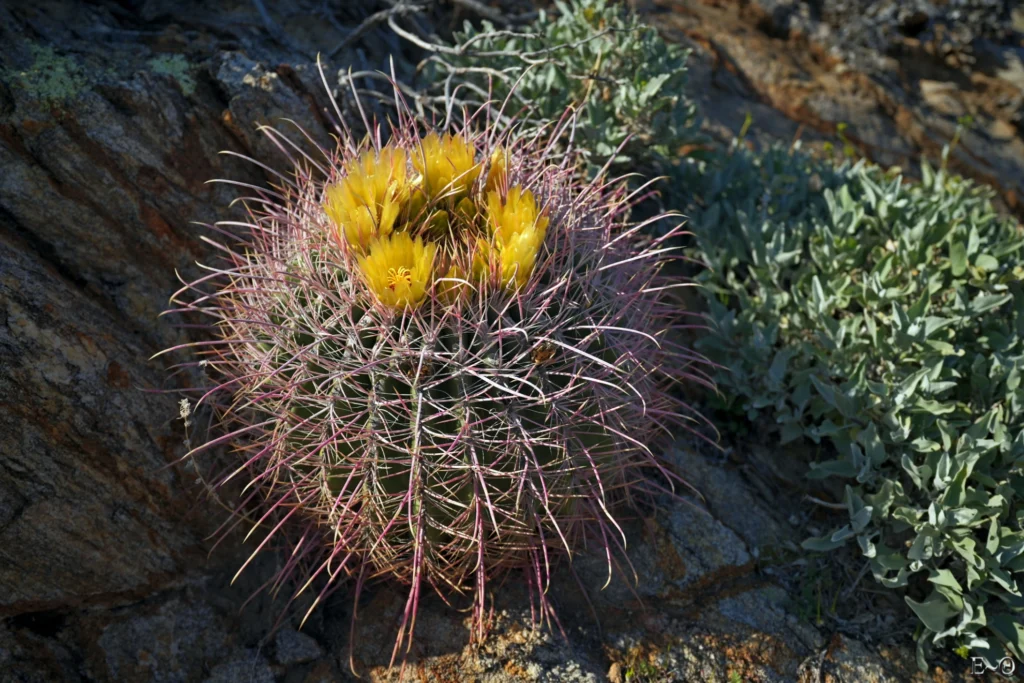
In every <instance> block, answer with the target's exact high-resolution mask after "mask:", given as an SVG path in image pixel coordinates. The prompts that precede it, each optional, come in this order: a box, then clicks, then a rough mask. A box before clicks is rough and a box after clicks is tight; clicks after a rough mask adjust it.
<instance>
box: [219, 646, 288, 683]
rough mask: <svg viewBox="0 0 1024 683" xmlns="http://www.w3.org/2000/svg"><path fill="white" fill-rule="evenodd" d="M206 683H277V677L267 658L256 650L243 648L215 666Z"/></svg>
mask: <svg viewBox="0 0 1024 683" xmlns="http://www.w3.org/2000/svg"><path fill="white" fill-rule="evenodd" d="M206 683H275V678H274V672H273V671H271V669H270V665H269V664H268V663H267V660H266V659H264V658H263V657H262V656H261V655H260V654H259V653H257V652H256V651H255V650H251V649H242V650H239V651H238V652H237V653H236V654H235V655H234V656H233V657H231V658H230V659H228V660H227V661H225V662H222V663H220V664H218V665H217V666H215V667H213V670H212V671H210V677H209V678H207V679H206Z"/></svg>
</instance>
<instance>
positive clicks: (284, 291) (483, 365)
mask: <svg viewBox="0 0 1024 683" xmlns="http://www.w3.org/2000/svg"><path fill="white" fill-rule="evenodd" d="M340 133H341V136H340V139H341V143H340V144H339V147H338V149H336V150H333V151H331V150H325V149H320V150H319V153H320V156H319V157H313V156H307V155H305V154H302V153H300V152H297V150H298V149H299V147H298V146H297V145H294V144H291V143H290V142H289V141H288V140H287V138H285V136H283V135H282V134H280V133H278V132H277V131H275V130H272V129H268V130H267V134H268V135H269V136H270V138H271V139H272V140H273V141H275V142H276V143H277V144H278V146H279V147H280V148H281V149H282V150H283V151H285V152H286V153H287V154H288V155H289V158H290V160H291V162H292V164H293V169H292V171H291V173H290V174H289V175H281V176H279V178H280V179H281V180H282V181H283V182H281V183H280V184H279V185H278V186H276V187H274V188H273V189H258V188H251V189H253V190H254V192H255V195H254V196H252V197H248V198H246V199H245V204H246V206H247V208H248V216H249V220H248V221H246V222H239V223H230V224H220V225H218V226H215V227H216V229H217V230H218V231H219V233H220V234H222V235H223V236H224V237H225V239H224V240H223V241H222V243H221V244H220V246H221V248H222V249H221V251H222V253H223V254H224V257H225V262H224V263H222V264H221V265H219V266H217V267H214V268H209V274H208V275H207V276H206V277H204V278H203V279H201V280H199V281H197V282H193V283H189V284H187V285H186V286H185V287H184V288H183V289H182V290H181V291H180V292H179V293H178V294H177V295H176V296H175V301H176V302H178V303H179V304H181V306H180V308H179V309H178V310H180V311H183V312H188V313H201V314H203V315H205V316H207V317H208V318H209V319H211V320H212V321H213V322H212V324H211V326H210V329H211V331H212V333H213V339H211V340H204V341H202V342H199V343H198V344H196V345H195V347H194V348H195V351H196V355H197V362H202V363H203V364H204V366H205V367H206V368H207V372H208V374H209V375H211V376H212V377H213V378H215V382H214V384H215V385H214V386H212V387H207V388H206V391H205V393H204V395H203V398H202V402H204V403H207V404H209V405H210V406H212V408H213V411H214V414H215V415H216V418H217V423H218V424H219V427H220V428H221V430H222V432H223V435H222V436H218V437H217V438H215V439H213V440H212V441H210V442H208V443H207V444H205V445H203V446H200V447H198V448H196V449H194V451H193V453H195V452H198V451H200V450H202V449H204V448H208V447H209V446H211V445H215V444H220V443H231V444H232V445H233V446H234V448H235V450H236V452H237V455H238V457H239V467H238V468H237V469H236V470H233V471H232V472H231V473H230V474H229V475H228V476H227V477H224V478H223V481H226V480H227V479H230V478H232V477H246V478H247V479H246V480H245V481H246V484H247V486H246V488H245V496H246V497H245V499H244V500H243V501H242V503H241V508H243V509H245V510H246V511H247V513H246V514H247V518H248V519H249V520H253V521H256V523H257V525H258V526H259V528H260V529H262V530H263V533H264V535H265V540H264V541H263V542H262V543H261V544H260V546H259V548H258V549H257V552H259V551H260V550H261V549H263V548H264V547H266V546H267V544H268V543H269V542H271V541H272V540H274V539H278V540H280V541H286V542H287V544H288V547H289V552H290V554H289V555H288V559H287V562H286V564H285V566H284V568H283V569H282V572H281V575H280V576H279V577H277V579H276V583H275V586H274V587H275V588H278V587H280V586H281V585H284V583H285V581H286V580H287V581H294V580H296V579H297V582H296V583H295V585H296V593H297V594H298V593H303V592H305V591H307V590H312V591H316V596H317V597H316V599H315V600H314V601H313V604H314V606H315V605H316V604H317V603H318V602H321V601H322V598H323V596H324V595H325V594H326V593H327V592H328V591H330V590H331V589H333V588H334V587H336V586H337V585H338V583H339V580H340V579H342V578H346V577H353V578H355V580H356V583H357V586H358V587H362V586H363V585H364V584H365V582H366V581H367V580H370V579H372V578H375V577H391V578H394V579H397V580H399V581H400V582H402V583H403V584H406V585H408V586H409V593H408V603H407V609H406V611H405V618H404V619H403V621H402V625H401V629H400V633H399V636H398V642H397V643H396V653H397V652H399V650H400V647H401V646H402V644H403V643H407V642H408V640H409V638H411V635H412V631H413V627H414V623H415V614H416V610H417V606H418V604H419V601H420V596H421V594H422V592H423V590H424V588H426V587H430V588H432V589H434V590H436V591H437V592H438V593H440V594H441V595H450V594H468V595H471V596H472V599H473V604H474V610H473V625H474V627H473V633H474V636H475V637H479V636H481V635H482V634H483V629H484V624H485V614H484V598H485V587H486V585H487V582H488V580H489V579H491V578H492V577H494V576H495V575H496V574H499V573H501V572H503V571H505V570H509V569H523V570H526V576H527V578H528V580H529V581H530V583H531V586H532V587H533V588H534V589H535V592H534V595H535V597H536V598H537V599H538V601H539V604H540V606H541V608H542V613H544V614H547V612H548V606H547V603H546V601H545V598H544V592H545V590H546V585H547V581H548V577H549V573H550V571H551V567H552V564H553V563H554V561H555V560H556V558H557V557H558V556H559V555H562V556H564V555H571V554H572V553H574V552H575V551H576V550H577V549H578V548H579V547H580V545H581V543H583V542H587V543H590V542H596V546H597V547H598V548H600V550H601V552H602V553H606V554H607V556H608V561H609V568H610V567H611V565H612V563H613V561H612V556H613V554H618V553H621V552H622V551H623V550H624V548H625V545H626V539H625V537H624V535H623V532H622V529H621V528H620V526H619V524H618V523H617V522H616V518H615V516H614V514H613V511H614V506H615V505H616V504H617V503H619V502H621V501H623V500H624V499H631V498H632V497H633V496H635V495H636V493H638V492H650V491H653V490H657V489H659V488H661V487H663V486H667V485H670V484H671V482H672V480H673V478H674V477H675V475H673V474H670V473H669V472H668V471H667V470H666V469H665V468H664V467H663V466H662V464H661V463H660V462H659V458H658V456H657V454H656V451H655V450H653V449H655V448H656V447H657V443H658V442H659V439H660V438H661V437H666V436H670V435H671V433H672V429H673V428H674V427H676V426H677V425H678V424H679V423H680V422H681V421H682V420H683V419H684V418H685V417H686V414H687V411H688V408H687V407H686V406H685V405H684V404H683V403H681V402H680V401H679V400H678V399H677V398H676V397H675V396H676V394H675V393H674V391H673V385H674V384H676V383H678V382H680V381H687V380H691V379H696V380H697V381H703V374H702V373H700V372H699V370H694V364H695V363H697V364H699V359H698V358H697V357H695V356H694V355H693V354H691V353H690V352H688V351H687V350H686V349H685V348H683V347H682V346H679V345H678V343H677V342H676V341H675V340H674V338H673V334H672V328H673V327H674V326H676V325H678V324H679V320H678V318H679V315H680V314H679V312H678V311H677V310H673V306H672V305H670V303H669V300H668V299H666V297H665V292H666V291H668V290H669V289H671V288H672V287H675V286H679V283H678V282H676V283H672V282H670V281H669V280H668V279H667V278H665V277H664V276H663V275H662V273H661V269H662V266H663V265H664V263H665V262H666V259H667V258H669V252H670V251H671V249H670V248H669V247H667V246H666V244H667V241H668V240H669V239H670V238H671V237H672V236H673V235H674V234H677V233H676V231H671V232H670V233H669V234H668V235H666V236H665V237H662V238H660V239H657V240H650V239H648V240H646V241H645V240H642V239H640V235H641V234H642V230H641V229H642V227H643V226H638V225H633V226H631V225H627V224H626V223H625V215H626V209H627V208H628V205H629V202H630V200H631V198H630V197H629V196H627V195H626V194H625V191H624V190H623V189H622V184H621V183H619V184H605V183H602V182H600V181H594V182H591V183H587V184H581V181H579V180H578V179H577V176H575V175H574V173H573V169H572V168H571V167H570V166H569V163H568V159H569V158H568V157H565V158H562V160H561V161H559V162H556V161H554V160H553V158H552V156H551V149H550V148H549V147H548V146H546V145H545V144H544V142H543V141H542V140H540V139H537V138H531V139H516V138H515V137H514V136H512V137H506V138H504V139H502V140H501V143H502V144H498V141H497V140H496V139H495V136H494V135H493V134H490V135H488V134H474V133H473V132H472V129H466V130H461V131H457V132H452V133H444V134H442V135H439V134H438V133H437V132H433V131H431V132H427V133H426V134H424V133H423V131H422V127H421V126H420V125H419V124H418V123H417V122H416V121H414V120H411V119H409V118H408V117H405V116H403V117H402V118H401V120H400V121H399V123H398V124H397V125H396V126H395V127H394V128H393V129H392V130H391V135H390V138H389V140H388V141H387V142H386V143H385V142H384V141H383V140H382V139H381V135H380V131H379V130H377V131H376V132H375V134H374V135H372V136H371V137H369V138H368V139H367V140H365V141H364V142H363V143H362V144H356V143H355V142H353V140H352V137H351V136H350V135H349V134H348V133H347V131H346V130H344V129H342V130H341V131H340ZM652 475H653V476H652ZM218 483H222V482H218ZM253 509H255V510H258V512H257V513H256V514H255V516H254V514H253V512H252V510H253ZM254 555H255V553H254ZM310 609H312V607H311V608H310Z"/></svg>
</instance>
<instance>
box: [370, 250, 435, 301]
mask: <svg viewBox="0 0 1024 683" xmlns="http://www.w3.org/2000/svg"><path fill="white" fill-rule="evenodd" d="M436 252H437V245H436V244H433V243H432V242H426V243H425V242H424V241H423V238H422V237H417V238H415V239H413V238H412V237H411V236H410V235H409V234H408V233H404V232H396V233H394V234H392V235H390V236H385V237H380V238H378V239H376V240H374V241H373V242H371V243H370V248H369V253H368V254H367V255H366V256H361V257H359V270H360V271H361V272H362V274H363V279H364V280H365V282H366V286H367V287H369V289H370V291H372V292H373V293H374V295H375V296H376V297H377V299H378V300H379V301H380V302H381V303H382V304H384V305H385V306H388V307H389V308H393V309H395V310H401V309H404V308H414V307H416V306H418V305H419V304H420V302H422V301H423V298H424V297H425V296H426V294H427V291H428V290H429V289H430V283H431V281H432V280H433V268H434V257H435V255H436Z"/></svg>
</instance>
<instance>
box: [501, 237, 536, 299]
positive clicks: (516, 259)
mask: <svg viewBox="0 0 1024 683" xmlns="http://www.w3.org/2000/svg"><path fill="white" fill-rule="evenodd" d="M543 243H544V230H543V229H537V228H533V229H529V230H523V231H522V232H517V233H516V234H515V235H513V236H512V239H510V240H509V241H508V242H506V243H505V244H503V245H501V284H503V285H505V286H506V287H509V286H511V285H512V283H513V282H514V283H515V286H516V288H520V287H523V286H524V285H525V284H526V282H527V281H528V280H529V279H530V276H531V275H532V274H533V268H534V266H535V265H536V263H537V252H538V251H540V245H541V244H543Z"/></svg>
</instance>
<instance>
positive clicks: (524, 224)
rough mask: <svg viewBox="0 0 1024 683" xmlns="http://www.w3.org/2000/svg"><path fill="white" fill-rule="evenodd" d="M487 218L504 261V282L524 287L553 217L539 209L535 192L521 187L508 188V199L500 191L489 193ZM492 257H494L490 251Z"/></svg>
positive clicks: (499, 255)
mask: <svg viewBox="0 0 1024 683" xmlns="http://www.w3.org/2000/svg"><path fill="white" fill-rule="evenodd" d="M487 218H488V224H489V226H490V229H491V232H492V234H493V237H494V249H493V250H491V251H495V252H497V253H496V256H497V257H498V259H499V261H500V264H501V282H502V284H503V285H505V286H506V287H508V286H511V285H512V284H513V283H514V284H515V286H516V287H522V286H523V285H525V284H526V282H527V280H529V279H530V275H532V274H533V269H534V266H535V265H536V262H537V253H538V252H539V251H540V247H541V245H542V244H544V237H545V236H546V235H547V228H548V222H549V219H548V217H547V216H545V215H542V214H541V213H540V212H539V211H538V210H537V202H536V200H535V199H534V197H533V193H532V192H530V191H529V190H523V189H522V188H520V187H513V188H511V189H509V191H508V197H507V198H506V199H505V201H504V202H502V201H501V196H500V195H499V194H498V193H497V192H490V193H489V194H488V195H487ZM487 256H488V258H493V256H492V255H491V254H490V252H488V255H487Z"/></svg>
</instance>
